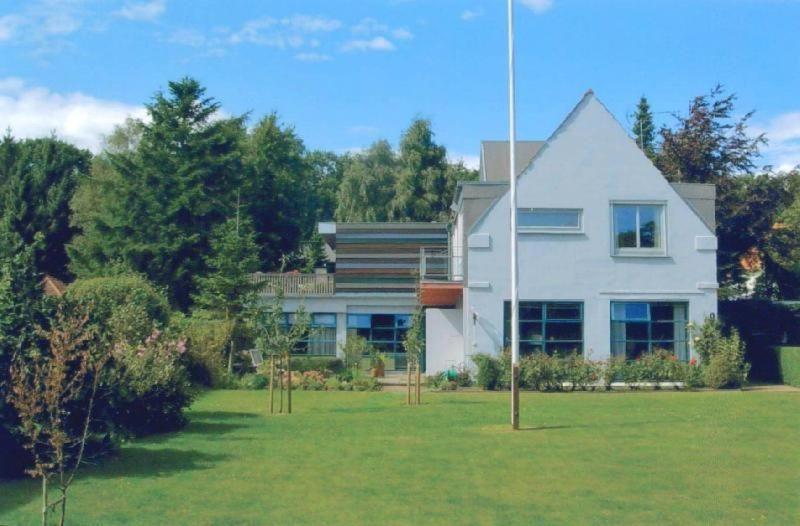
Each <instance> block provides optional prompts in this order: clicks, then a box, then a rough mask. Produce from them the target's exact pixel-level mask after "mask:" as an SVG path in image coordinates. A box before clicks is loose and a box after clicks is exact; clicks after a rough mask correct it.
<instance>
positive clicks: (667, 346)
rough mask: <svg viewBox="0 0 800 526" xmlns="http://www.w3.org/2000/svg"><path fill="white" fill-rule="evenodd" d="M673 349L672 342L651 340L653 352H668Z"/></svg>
mask: <svg viewBox="0 0 800 526" xmlns="http://www.w3.org/2000/svg"><path fill="white" fill-rule="evenodd" d="M674 350H675V345H674V344H673V343H672V342H653V352H656V351H667V352H669V353H671V352H673V351H674Z"/></svg>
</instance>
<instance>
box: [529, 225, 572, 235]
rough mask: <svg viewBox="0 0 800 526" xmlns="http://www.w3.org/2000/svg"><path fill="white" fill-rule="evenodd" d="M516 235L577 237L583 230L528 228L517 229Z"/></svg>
mask: <svg viewBox="0 0 800 526" xmlns="http://www.w3.org/2000/svg"><path fill="white" fill-rule="evenodd" d="M517 234H548V235H552V234H556V235H564V234H566V235H569V236H576V235H577V236H579V235H582V234H583V230H566V229H565V230H559V229H557V228H530V227H517Z"/></svg>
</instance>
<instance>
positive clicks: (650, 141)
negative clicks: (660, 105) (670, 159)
mask: <svg viewBox="0 0 800 526" xmlns="http://www.w3.org/2000/svg"><path fill="white" fill-rule="evenodd" d="M632 131H633V137H634V139H636V144H638V145H639V148H640V149H641V150H642V151H643V152H644V154H645V155H647V157H649V158H650V159H653V158H655V146H656V128H655V124H653V112H652V111H651V110H650V103H649V102H648V101H647V97H645V96H644V95H643V96H642V97H641V98H640V99H639V103H638V104H637V105H636V112H635V113H634V114H633V127H632Z"/></svg>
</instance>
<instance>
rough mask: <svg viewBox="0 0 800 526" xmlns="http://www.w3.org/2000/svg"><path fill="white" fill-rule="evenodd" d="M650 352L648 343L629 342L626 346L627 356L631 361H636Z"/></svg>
mask: <svg viewBox="0 0 800 526" xmlns="http://www.w3.org/2000/svg"><path fill="white" fill-rule="evenodd" d="M647 350H648V344H647V342H628V343H627V344H626V345H625V356H626V357H627V358H628V359H629V360H635V359H636V358H638V357H639V356H641V355H642V354H644V353H646V352H647Z"/></svg>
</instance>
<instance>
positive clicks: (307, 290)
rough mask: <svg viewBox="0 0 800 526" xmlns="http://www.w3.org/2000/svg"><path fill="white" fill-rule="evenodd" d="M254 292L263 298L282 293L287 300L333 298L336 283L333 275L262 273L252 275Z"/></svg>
mask: <svg viewBox="0 0 800 526" xmlns="http://www.w3.org/2000/svg"><path fill="white" fill-rule="evenodd" d="M253 283H255V284H256V285H257V288H256V291H257V292H258V293H259V294H263V295H265V296H277V295H278V293H279V292H281V291H283V295H284V296H285V297H287V298H292V297H295V298H296V297H305V296H333V294H334V292H336V281H335V279H334V276H333V274H294V273H286V274H281V273H277V272H276V273H264V272H256V273H255V274H253Z"/></svg>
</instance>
